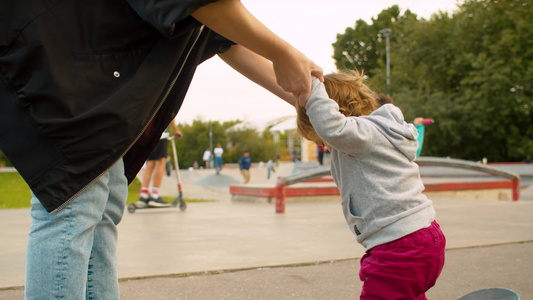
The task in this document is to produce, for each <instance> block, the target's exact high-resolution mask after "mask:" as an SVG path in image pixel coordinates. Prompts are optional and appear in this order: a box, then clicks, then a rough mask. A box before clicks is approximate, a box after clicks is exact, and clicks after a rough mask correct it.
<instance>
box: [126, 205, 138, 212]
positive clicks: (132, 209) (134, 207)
mask: <svg viewBox="0 0 533 300" xmlns="http://www.w3.org/2000/svg"><path fill="white" fill-rule="evenodd" d="M136 209H137V207H136V206H135V204H130V205H128V212H129V213H134V212H135V210H136Z"/></svg>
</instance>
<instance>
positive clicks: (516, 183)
mask: <svg viewBox="0 0 533 300" xmlns="http://www.w3.org/2000/svg"><path fill="white" fill-rule="evenodd" d="M415 162H416V163H417V164H418V165H421V166H439V167H449V168H459V169H467V170H474V171H479V172H483V173H487V174H490V175H497V176H501V177H504V178H508V179H510V180H511V182H512V198H513V201H518V200H519V199H520V174H518V173H516V172H512V171H508V170H503V169H500V168H497V167H492V166H487V165H484V164H480V163H474V162H471V161H467V160H462V159H454V158H440V157H418V158H417V159H416V161H415ZM330 174H331V170H330V167H329V166H322V167H318V168H315V169H310V170H305V171H302V172H297V173H294V174H291V175H289V176H286V177H282V178H280V179H279V180H278V182H277V184H276V213H285V202H286V201H285V187H286V186H288V185H291V184H295V183H298V182H302V181H307V180H310V179H313V178H317V177H322V176H326V175H330Z"/></svg>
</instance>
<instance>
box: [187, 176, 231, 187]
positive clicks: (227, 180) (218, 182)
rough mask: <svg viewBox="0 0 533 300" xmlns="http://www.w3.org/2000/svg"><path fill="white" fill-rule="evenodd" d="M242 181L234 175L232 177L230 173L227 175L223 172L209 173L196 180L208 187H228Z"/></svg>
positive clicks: (198, 183)
mask: <svg viewBox="0 0 533 300" xmlns="http://www.w3.org/2000/svg"><path fill="white" fill-rule="evenodd" d="M237 183H240V182H239V181H238V180H237V179H235V178H234V177H231V176H229V175H225V174H223V173H220V174H218V175H217V174H209V175H205V176H203V177H201V178H200V179H198V180H196V181H195V182H194V184H196V185H199V186H202V187H207V188H227V187H229V186H230V185H232V184H237Z"/></svg>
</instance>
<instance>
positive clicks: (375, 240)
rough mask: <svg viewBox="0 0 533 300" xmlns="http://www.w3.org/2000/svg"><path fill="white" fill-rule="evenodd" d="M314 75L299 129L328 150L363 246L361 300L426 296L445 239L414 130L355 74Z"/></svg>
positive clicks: (437, 269) (437, 272) (345, 206)
mask: <svg viewBox="0 0 533 300" xmlns="http://www.w3.org/2000/svg"><path fill="white" fill-rule="evenodd" d="M324 79H325V80H324V83H321V82H320V81H319V80H318V79H316V78H313V89H312V92H311V96H310V98H309V100H308V102H307V104H306V106H305V108H304V107H301V106H299V107H298V119H297V124H298V132H299V133H300V134H301V135H302V136H303V137H304V138H306V139H308V140H311V141H313V142H315V143H317V144H318V145H324V146H325V147H327V148H328V149H329V150H330V151H331V174H332V176H333V178H334V180H335V183H336V184H337V186H338V187H339V190H340V193H341V197H342V209H343V212H344V216H345V218H346V221H347V223H348V226H349V228H350V229H351V231H352V232H353V233H354V234H355V236H356V239H357V241H358V242H359V243H360V244H361V245H363V246H364V247H365V249H366V253H365V255H364V256H363V257H362V258H361V270H360V273H359V277H360V279H361V281H363V289H362V292H361V297H360V299H427V298H426V296H425V292H426V291H427V290H428V289H429V288H431V287H432V286H433V285H435V282H436V280H437V278H438V277H439V275H440V273H441V270H442V268H443V266H444V247H445V244H446V239H445V237H444V235H443V233H442V231H441V230H440V227H439V225H438V224H437V222H436V221H435V209H434V208H433V203H432V201H431V200H429V199H428V198H427V197H426V196H425V195H424V194H422V191H423V190H424V185H423V183H422V180H421V178H420V173H419V169H418V165H417V164H416V163H415V162H414V159H415V157H416V152H417V149H418V142H417V131H416V129H415V127H414V126H413V125H412V124H408V123H406V122H405V121H404V117H403V114H402V112H401V110H400V109H399V108H398V107H396V106H394V105H393V104H385V105H383V106H381V107H379V108H378V104H377V102H376V99H375V94H374V93H373V92H372V91H371V90H370V88H369V87H368V86H366V85H365V84H364V83H363V78H362V75H361V74H360V73H359V72H357V71H351V72H342V73H335V74H329V75H326V76H324Z"/></svg>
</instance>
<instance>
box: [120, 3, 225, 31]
mask: <svg viewBox="0 0 533 300" xmlns="http://www.w3.org/2000/svg"><path fill="white" fill-rule="evenodd" d="M127 1H128V3H129V4H130V6H131V7H132V8H133V9H134V10H135V12H136V13H137V14H138V15H139V16H140V17H141V18H142V19H143V20H144V21H146V22H148V23H150V24H152V26H154V27H155V28H156V29H157V30H158V31H159V32H161V33H162V34H163V35H164V36H166V37H168V38H174V37H176V36H178V35H179V33H180V32H181V30H179V28H176V26H179V25H178V23H179V22H182V21H183V23H189V24H190V22H185V21H184V20H185V19H187V17H189V16H190V15H191V13H193V12H194V11H195V10H197V9H198V8H200V7H202V6H204V5H206V4H209V3H212V2H216V1H217V0H179V1H176V0H127ZM191 21H192V20H191Z"/></svg>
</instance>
